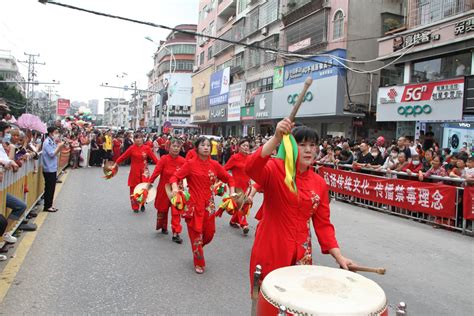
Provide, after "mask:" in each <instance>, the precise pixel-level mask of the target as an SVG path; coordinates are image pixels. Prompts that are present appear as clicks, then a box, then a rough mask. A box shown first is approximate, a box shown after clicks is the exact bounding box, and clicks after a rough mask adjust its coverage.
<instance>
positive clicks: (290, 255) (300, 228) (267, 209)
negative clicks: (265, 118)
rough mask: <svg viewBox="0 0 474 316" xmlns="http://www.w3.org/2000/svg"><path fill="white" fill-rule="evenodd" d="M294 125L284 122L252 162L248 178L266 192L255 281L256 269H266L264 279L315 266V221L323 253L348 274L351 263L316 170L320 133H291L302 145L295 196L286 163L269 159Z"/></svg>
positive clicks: (255, 246)
mask: <svg viewBox="0 0 474 316" xmlns="http://www.w3.org/2000/svg"><path fill="white" fill-rule="evenodd" d="M293 126H294V124H293V123H292V122H291V121H290V120H289V119H284V120H282V121H280V122H279V123H278V125H277V128H276V132H275V135H274V136H273V137H272V138H271V139H270V140H269V141H268V142H267V143H265V145H263V146H262V147H260V148H259V149H258V150H257V151H256V152H255V153H254V154H252V155H251V156H249V158H248V160H247V165H246V172H247V174H248V175H249V176H250V177H251V178H252V179H253V180H255V181H256V182H257V183H258V184H259V185H260V186H261V187H262V189H263V191H264V192H265V194H264V200H263V204H262V207H261V209H260V210H259V213H261V214H260V216H259V217H260V222H259V224H258V230H257V231H256V234H255V241H254V244H253V248H252V255H251V258H250V280H251V281H250V282H252V278H253V273H254V270H255V267H256V265H261V266H262V280H263V278H264V277H265V276H266V275H267V274H268V273H270V272H271V271H273V270H275V269H278V268H281V267H286V266H291V265H300V264H312V257H311V253H312V248H311V229H310V222H311V220H312V222H313V227H314V230H315V232H316V236H317V238H318V242H319V245H320V247H321V251H322V253H324V254H331V255H332V256H333V257H334V259H335V260H336V261H337V263H338V264H339V265H340V266H341V267H342V268H344V269H348V266H349V265H351V264H352V261H351V260H349V259H347V258H345V257H344V256H343V255H342V254H341V251H340V249H339V246H338V243H337V240H336V236H335V231H334V226H333V225H332V224H331V221H330V219H329V215H330V211H329V195H328V191H329V190H328V187H327V185H326V182H325V181H324V179H322V178H321V177H320V176H319V175H318V174H316V173H315V172H314V171H313V169H312V168H311V165H312V164H313V161H314V158H315V155H316V146H317V144H318V135H317V134H316V132H315V131H314V130H312V129H310V128H308V127H305V126H300V127H297V128H295V129H293V131H292V134H293V136H294V138H295V140H296V143H297V144H298V158H297V162H296V179H295V183H296V188H297V192H295V193H293V192H291V191H290V189H289V188H288V186H287V185H286V184H285V182H284V179H285V163H284V160H282V159H270V155H271V153H272V151H273V150H274V149H275V148H276V147H277V146H278V144H279V143H280V142H281V141H282V138H283V135H285V134H288V133H290V132H291V129H292V128H293Z"/></svg>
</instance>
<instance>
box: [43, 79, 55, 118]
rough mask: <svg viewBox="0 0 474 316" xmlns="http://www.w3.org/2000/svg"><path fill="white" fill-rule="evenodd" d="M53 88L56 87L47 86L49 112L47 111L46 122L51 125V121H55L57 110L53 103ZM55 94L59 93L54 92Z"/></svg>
mask: <svg viewBox="0 0 474 316" xmlns="http://www.w3.org/2000/svg"><path fill="white" fill-rule="evenodd" d="M53 88H54V86H46V89H48V107H47V111H46V114H45V121H46V122H48V123H49V121H52V120H53V116H54V113H55V112H56V111H55V110H53V108H52V107H53V106H52V103H53V100H52V98H51V97H52V93H53ZM54 92H57V91H54Z"/></svg>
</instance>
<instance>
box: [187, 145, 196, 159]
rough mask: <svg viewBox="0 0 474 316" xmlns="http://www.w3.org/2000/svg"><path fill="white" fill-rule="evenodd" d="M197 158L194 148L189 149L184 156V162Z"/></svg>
mask: <svg viewBox="0 0 474 316" xmlns="http://www.w3.org/2000/svg"><path fill="white" fill-rule="evenodd" d="M196 157H197V152H196V148H191V149H190V150H189V151H188V153H187V154H186V161H188V160H191V159H194V158H196Z"/></svg>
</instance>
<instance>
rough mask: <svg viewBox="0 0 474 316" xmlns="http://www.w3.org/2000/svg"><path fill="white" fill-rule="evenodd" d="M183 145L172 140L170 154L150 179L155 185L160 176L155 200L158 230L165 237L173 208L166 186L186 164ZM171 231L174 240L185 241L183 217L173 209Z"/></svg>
mask: <svg viewBox="0 0 474 316" xmlns="http://www.w3.org/2000/svg"><path fill="white" fill-rule="evenodd" d="M182 145H183V143H182V142H181V140H179V139H177V138H172V139H171V140H170V148H169V153H168V154H167V155H164V156H162V157H161V159H160V161H159V162H158V164H157V165H156V167H155V170H154V171H153V175H152V176H151V178H150V183H153V182H155V180H156V178H157V177H158V176H160V182H159V184H158V189H157V194H156V199H155V208H156V210H157V220H156V230H160V229H161V233H162V234H165V235H167V234H168V210H169V208H170V207H171V202H170V200H169V198H168V195H167V194H166V190H165V185H166V184H168V182H169V180H170V178H171V176H172V175H173V174H174V173H175V172H176V171H177V170H179V168H181V166H182V165H184V163H185V162H186V160H185V159H184V158H183V157H181V156H180V155H179V152H180V150H181V146H182ZM180 186H182V183H180ZM171 230H172V232H173V238H172V240H173V241H174V242H176V243H178V244H180V243H182V242H183V240H182V239H181V237H180V236H179V234H181V231H182V227H181V215H180V214H179V213H175V212H174V211H173V208H172V209H171Z"/></svg>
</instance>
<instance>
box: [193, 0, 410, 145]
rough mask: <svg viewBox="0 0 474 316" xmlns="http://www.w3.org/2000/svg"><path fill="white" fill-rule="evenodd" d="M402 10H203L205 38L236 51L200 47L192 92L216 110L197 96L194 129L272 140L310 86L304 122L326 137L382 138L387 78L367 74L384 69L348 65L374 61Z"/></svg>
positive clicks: (396, 6)
mask: <svg viewBox="0 0 474 316" xmlns="http://www.w3.org/2000/svg"><path fill="white" fill-rule="evenodd" d="M401 10H402V4H401V3H400V2H399V1H383V2H380V3H375V4H374V1H369V0H358V1H355V0H352V1H342V0H313V1H307V0H267V1H256V0H239V1H237V0H224V1H217V2H216V1H212V0H203V1H201V2H200V16H199V23H198V32H201V33H204V34H210V35H215V36H217V37H219V38H222V39H224V40H231V41H233V43H229V42H225V41H220V40H212V39H211V40H207V39H198V48H197V49H196V65H197V69H196V71H195V73H194V75H193V87H199V86H203V87H205V86H206V85H209V86H210V89H209V101H208V103H206V102H204V100H205V99H203V97H204V96H205V95H202V90H204V91H205V92H207V90H206V89H205V88H203V89H201V91H196V90H193V115H192V117H193V120H194V117H195V116H196V118H197V120H194V121H195V122H196V123H197V124H199V126H200V127H201V129H202V132H203V133H205V134H215V135H223V136H228V135H257V134H262V135H265V134H272V133H273V131H274V127H275V126H276V123H277V122H278V121H279V120H281V119H282V118H283V117H285V116H287V115H288V114H289V113H290V111H291V108H292V104H293V103H294V101H295V99H296V97H295V95H296V96H297V95H298V93H299V91H301V88H302V86H303V81H304V80H305V79H306V77H308V76H311V77H312V78H313V80H314V83H313V86H312V87H311V88H310V91H309V93H308V96H307V97H305V103H304V104H303V106H302V108H301V110H300V112H299V113H298V116H297V120H298V121H300V122H302V123H304V124H305V125H308V126H310V127H312V128H314V129H315V130H316V131H318V134H320V135H321V136H323V137H324V136H336V135H341V136H345V137H350V138H357V137H368V136H369V134H370V131H372V132H376V131H377V130H378V129H379V127H378V126H377V123H376V122H375V100H376V92H377V88H378V86H379V79H380V78H379V77H380V76H378V75H379V74H378V73H375V74H370V73H368V72H367V70H369V69H373V68H376V66H377V65H379V66H380V65H383V63H382V62H379V61H376V62H375V66H374V63H372V64H371V65H370V66H369V65H365V64H357V69H356V71H352V70H350V71H349V70H346V68H345V67H344V65H347V66H349V67H354V68H355V67H356V66H354V65H353V64H350V63H348V62H347V60H349V61H350V60H372V59H376V58H377V57H378V54H377V51H378V44H377V39H378V38H379V37H380V36H381V34H383V33H382V32H383V30H382V25H383V23H382V20H383V16H384V15H383V13H385V14H397V13H398V12H400V11H401ZM361 16H370V19H361V18H360V17H361ZM235 42H237V43H235ZM276 50H278V51H276ZM371 67H372V68H371ZM210 68H212V71H210V70H209V69H210ZM209 73H211V74H210V76H209V77H207V78H206V75H209ZM227 76H228V78H227ZM227 79H228V80H227ZM219 84H220V86H217V85H219ZM198 105H199V106H198ZM206 106H207V107H206ZM239 109H240V111H239ZM206 111H207V113H208V114H207V116H206V114H205V112H206ZM198 112H199V113H198ZM195 113H196V114H195ZM361 124H362V126H361ZM361 127H362V128H361ZM394 130H395V128H393V132H394Z"/></svg>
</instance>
